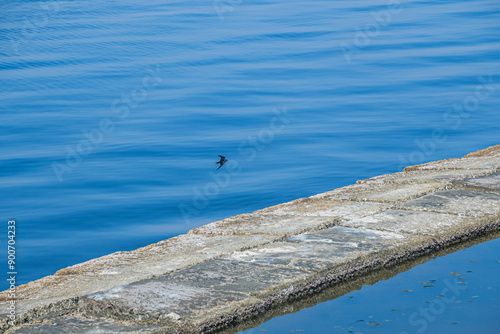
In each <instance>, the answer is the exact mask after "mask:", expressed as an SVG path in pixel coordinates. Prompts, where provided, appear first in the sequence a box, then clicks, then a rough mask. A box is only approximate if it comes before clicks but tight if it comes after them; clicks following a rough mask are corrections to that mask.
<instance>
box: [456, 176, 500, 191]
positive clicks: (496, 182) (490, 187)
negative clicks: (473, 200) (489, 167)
mask: <svg viewBox="0 0 500 334" xmlns="http://www.w3.org/2000/svg"><path fill="white" fill-rule="evenodd" d="M456 184H457V185H461V186H463V187H465V188H472V189H477V190H486V191H493V192H497V193H498V192H500V173H493V174H490V175H486V176H481V177H477V178H473V179H469V178H468V179H465V180H460V181H456Z"/></svg>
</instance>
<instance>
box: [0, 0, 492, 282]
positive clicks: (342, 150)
mask: <svg viewBox="0 0 500 334" xmlns="http://www.w3.org/2000/svg"><path fill="white" fill-rule="evenodd" d="M0 42H1V43H0V56H1V58H0V80H1V88H2V89H1V91H0V128H1V131H0V138H1V139H0V143H1V144H0V194H1V201H0V218H1V219H2V220H3V221H4V225H3V226H4V228H3V231H4V233H5V234H4V237H2V238H0V240H1V245H0V246H1V247H2V249H5V248H6V247H5V246H6V243H7V221H8V220H9V219H15V220H16V231H17V235H16V246H17V253H16V256H17V271H18V276H17V279H18V282H17V283H19V284H22V283H26V282H28V281H31V280H34V279H37V278H41V277H43V276H46V275H50V274H53V273H54V272H55V271H57V270H59V269H61V268H64V267H67V266H70V265H73V264H76V263H79V262H82V261H86V260H89V259H92V258H95V257H99V256H102V255H106V254H110V253H112V252H115V251H124V250H132V249H136V248H138V247H141V246H145V245H147V244H150V243H153V242H156V241H159V240H163V239H166V238H169V237H172V236H175V235H178V234H181V233H185V232H187V231H188V230H190V229H192V228H194V227H197V226H200V225H204V224H206V223H209V222H212V221H216V220H219V219H222V218H225V217H229V216H233V215H236V214H240V213H245V212H252V211H254V210H257V209H261V208H264V207H268V206H270V205H274V204H277V203H282V202H286V201H289V200H293V199H296V198H300V197H305V196H310V195H314V194H317V193H320V192H324V191H328V190H331V189H334V188H338V187H342V186H346V185H349V184H352V183H354V182H356V180H359V179H365V178H368V177H372V176H376V175H380V174H385V173H392V172H397V171H401V170H402V168H403V167H404V166H406V165H412V164H417V163H422V162H426V161H432V160H438V159H442V158H450V157H460V156H463V155H465V154H467V153H469V152H471V151H475V150H478V149H482V148H485V147H488V146H490V145H494V144H498V143H499V140H498V135H499V124H500V113H499V106H500V85H499V84H498V82H499V80H500V76H499V74H500V2H498V1H496V0H494V1H397V0H395V1H392V2H389V1H318V0H313V1H296V0H287V1H284V0H275V1H260V0H255V1H245V0H232V1H230V0H225V1H222V0H206V1H199V0H194V1H155V0H151V1H141V2H137V1H129V0H124V1H123V0H122V1H82V0H76V1H53V2H45V1H17V2H7V1H2V2H1V4H0ZM218 154H222V155H224V156H226V157H227V158H228V159H229V160H230V162H229V163H228V164H227V165H226V166H224V167H223V169H221V170H220V171H219V174H216V173H214V172H215V168H216V165H215V161H217V160H218V156H217V155H218ZM223 173H225V174H223ZM221 175H226V176H228V177H227V178H226V179H224V178H222V179H221ZM217 178H218V179H217ZM216 182H217V183H216ZM214 185H215V186H214ZM495 247H496V251H497V252H499V251H500V247H498V243H497V244H496V246H495ZM5 258H6V256H5ZM2 261H3V260H2ZM5 262H6V260H5ZM1 284H2V285H1V286H0V288H1V289H2V290H3V289H6V288H7V282H6V281H5V280H2V281H1Z"/></svg>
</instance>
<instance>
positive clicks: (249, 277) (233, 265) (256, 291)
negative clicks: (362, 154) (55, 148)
mask: <svg viewBox="0 0 500 334" xmlns="http://www.w3.org/2000/svg"><path fill="white" fill-rule="evenodd" d="M499 172H500V145H497V146H493V147H490V148H487V149H485V150H482V151H478V152H474V153H472V154H469V155H467V156H466V157H464V158H460V159H449V160H443V161H437V162H431V163H427V164H423V165H419V166H411V167H408V168H405V170H404V171H403V172H400V173H395V174H390V175H382V176H378V177H374V178H371V179H368V180H362V181H358V182H357V183H356V184H354V185H351V186H348V187H343V188H340V189H335V190H332V191H329V192H326V193H323V194H318V195H315V196H312V197H309V198H302V199H298V200H295V201H292V202H289V203H284V204H280V205H276V206H273V207H270V208H266V209H263V210H260V211H257V212H254V213H251V214H243V215H239V216H236V217H231V218H228V219H224V220H222V221H219V222H215V223H212V224H208V225H206V226H203V227H200V228H196V229H193V230H191V231H190V232H189V233H187V234H185V235H181V236H178V237H175V238H171V239H168V240H164V241H160V242H158V243H156V244H153V245H149V246H147V247H143V248H140V249H137V250H135V251H131V252H117V253H114V254H111V255H108V256H104V257H101V258H98V259H94V260H91V261H87V262H85V263H82V264H77V265H74V266H72V267H69V268H65V269H62V270H60V271H58V272H57V273H56V274H54V275H51V276H48V277H45V278H42V279H40V280H37V281H34V282H30V283H29V284H26V285H23V286H20V287H17V301H16V306H17V309H16V311H17V314H16V316H17V319H16V324H17V327H13V328H10V327H11V326H9V325H8V324H7V322H6V321H4V322H3V323H0V332H5V331H7V333H63V332H64V333H66V332H69V333H124V332H126V333H150V332H155V333H211V332H215V331H217V330H219V329H221V328H224V327H225V326H227V325H228V324H234V323H237V322H241V321H244V320H245V319H249V318H251V317H255V316H258V315H261V314H262V313H263V312H267V311H268V310H270V309H272V308H273V307H275V306H276V305H279V304H280V303H284V302H288V301H290V300H295V299H297V298H302V297H304V296H309V295H310V294H312V293H314V291H317V290H319V289H322V288H324V287H326V286H328V285H331V284H336V283H338V282H342V281H344V282H345V281H349V280H350V279H351V278H353V277H358V276H360V275H365V274H366V273H369V272H372V271H373V270H375V269H377V268H380V267H382V266H384V267H387V266H396V265H399V264H401V263H405V262H407V261H410V260H411V259H414V258H416V257H419V256H422V255H423V254H428V253H431V252H434V251H436V250H438V249H442V248H443V247H449V246H450V245H453V244H454V243H458V242H463V241H465V240H467V239H470V238H475V237H477V236H479V235H481V234H484V233H488V232H490V231H497V230H499V229H500V191H499V185H500V175H499V174H500V173H499ZM7 305H9V297H8V294H7V292H6V291H4V292H2V293H1V294H0V315H2V316H3V318H4V319H6V318H5V315H6V314H7V313H6V312H7V309H6V307H7Z"/></svg>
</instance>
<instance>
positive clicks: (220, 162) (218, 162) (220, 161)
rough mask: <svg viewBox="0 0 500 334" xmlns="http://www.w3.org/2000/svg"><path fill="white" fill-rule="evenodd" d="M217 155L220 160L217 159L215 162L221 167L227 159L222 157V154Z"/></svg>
mask: <svg viewBox="0 0 500 334" xmlns="http://www.w3.org/2000/svg"><path fill="white" fill-rule="evenodd" d="M219 157H220V160H219V161H217V162H216V163H215V164H220V166H219V168H221V167H222V166H224V164H225V163H226V162H227V161H228V160H227V159H226V157H224V156H222V155H219ZM219 168H217V169H219Z"/></svg>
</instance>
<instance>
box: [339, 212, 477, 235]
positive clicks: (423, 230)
mask: <svg viewBox="0 0 500 334" xmlns="http://www.w3.org/2000/svg"><path fill="white" fill-rule="evenodd" d="M471 221H472V220H471V219H470V218H468V217H465V216H460V215H455V214H448V213H437V212H425V211H424V212H422V211H410V210H393V209H391V210H387V211H384V212H381V213H377V214H374V215H372V216H368V217H364V218H361V219H355V220H351V221H348V222H346V223H345V224H344V226H351V227H358V228H368V229H375V230H381V231H390V232H394V233H411V234H425V235H437V234H440V233H442V232H443V231H444V230H446V229H447V228H453V227H456V226H457V225H459V224H466V223H467V222H471Z"/></svg>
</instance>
